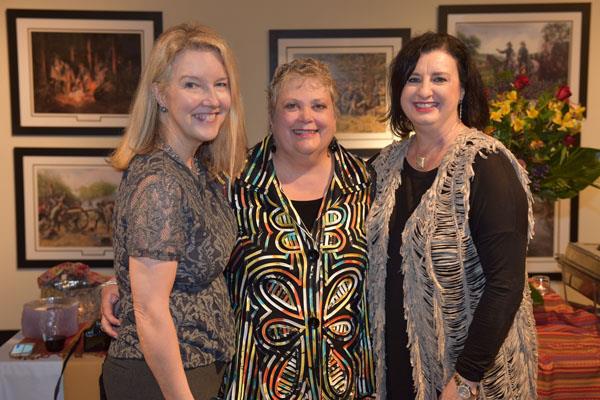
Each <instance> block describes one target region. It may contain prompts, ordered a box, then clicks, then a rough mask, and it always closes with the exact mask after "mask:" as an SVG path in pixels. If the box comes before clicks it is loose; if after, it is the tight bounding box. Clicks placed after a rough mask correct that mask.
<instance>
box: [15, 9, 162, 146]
mask: <svg viewBox="0 0 600 400" xmlns="http://www.w3.org/2000/svg"><path fill="white" fill-rule="evenodd" d="M6 22H7V33H8V63H9V73H10V95H11V114H12V115H11V117H12V133H13V135H38V136H39V135H57V136H67V135H77V136H81V135H121V134H122V133H123V128H124V127H126V126H127V123H128V120H129V106H130V104H131V101H132V99H133V96H134V93H135V89H136V87H137V84H138V81H139V79H140V74H141V71H142V67H143V66H144V65H145V63H146V61H147V60H148V57H149V55H150V51H151V50H152V44H153V43H154V40H155V39H156V38H158V35H160V33H161V32H162V13H161V12H154V11H139V12H138V11H84V10H30V9H7V10H6Z"/></svg>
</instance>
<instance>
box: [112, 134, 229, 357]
mask: <svg viewBox="0 0 600 400" xmlns="http://www.w3.org/2000/svg"><path fill="white" fill-rule="evenodd" d="M195 167H196V168H195V170H196V171H195V172H193V171H192V170H190V168H188V167H187V166H186V165H185V164H184V163H183V161H182V160H181V159H180V158H179V156H178V155H177V154H176V153H175V152H174V151H173V149H171V148H170V147H169V146H168V145H166V144H164V143H162V144H160V145H159V146H158V148H157V149H155V150H154V151H153V152H152V153H150V154H147V155H137V156H135V157H134V159H133V160H132V161H131V163H130V165H129V168H128V169H127V170H126V171H125V173H124V174H123V178H122V181H121V184H120V186H119V191H118V195H117V201H116V205H115V213H114V219H113V227H114V250H115V266H114V267H115V272H116V275H117V280H118V284H119V292H120V302H119V311H118V314H117V316H118V317H119V318H120V319H121V326H120V328H119V336H118V338H117V339H116V340H114V341H113V342H112V344H111V346H110V349H109V353H108V354H109V355H110V356H112V357H115V358H127V359H142V358H143V355H142V352H141V350H140V343H139V338H138V335H137V331H136V325H135V317H134V313H133V304H132V297H131V285H130V280H129V257H149V258H153V259H157V260H163V261H177V274H176V278H175V283H174V285H173V289H172V292H171V295H170V300H169V308H170V311H171V315H172V317H173V322H174V324H175V328H176V330H177V336H178V339H179V347H180V351H181V357H182V360H183V365H184V367H185V368H195V367H199V366H203V365H208V364H211V363H213V362H215V361H225V362H227V361H229V360H230V359H231V357H232V355H233V332H234V330H233V327H234V326H233V314H232V311H231V306H230V303H229V298H228V295H227V287H226V285H225V278H224V276H223V270H224V268H225V266H226V264H227V260H228V259H229V256H230V254H231V249H232V248H233V245H234V243H235V234H236V231H237V229H236V224H235V218H234V214H233V212H232V210H231V207H230V206H229V204H228V200H227V196H226V190H225V188H224V186H223V185H222V184H220V183H218V181H217V180H215V179H214V178H212V177H211V175H210V174H209V173H208V171H207V169H206V168H205V167H204V166H203V165H202V164H201V163H200V161H199V160H198V159H197V160H196V165H195ZM167 317H168V316H165V318H167Z"/></svg>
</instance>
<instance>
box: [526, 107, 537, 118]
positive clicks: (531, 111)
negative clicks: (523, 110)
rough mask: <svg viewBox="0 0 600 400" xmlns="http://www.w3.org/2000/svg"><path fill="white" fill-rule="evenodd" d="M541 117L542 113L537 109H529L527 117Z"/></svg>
mask: <svg viewBox="0 0 600 400" xmlns="http://www.w3.org/2000/svg"><path fill="white" fill-rule="evenodd" d="M538 115H540V112H539V111H538V110H537V108H535V106H530V107H529V108H528V109H527V117H528V118H530V119H536V118H537V117H538Z"/></svg>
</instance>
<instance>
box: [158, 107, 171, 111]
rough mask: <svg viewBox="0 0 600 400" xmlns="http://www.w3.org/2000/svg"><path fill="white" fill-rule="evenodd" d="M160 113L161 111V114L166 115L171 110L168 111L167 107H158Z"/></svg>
mask: <svg viewBox="0 0 600 400" xmlns="http://www.w3.org/2000/svg"><path fill="white" fill-rule="evenodd" d="M158 111H160V112H161V113H166V112H167V111H169V110H167V107H165V106H158Z"/></svg>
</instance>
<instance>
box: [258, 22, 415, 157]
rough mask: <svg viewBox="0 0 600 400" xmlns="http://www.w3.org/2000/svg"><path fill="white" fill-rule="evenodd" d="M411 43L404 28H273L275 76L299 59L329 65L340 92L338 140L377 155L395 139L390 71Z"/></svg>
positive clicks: (271, 49)
mask: <svg viewBox="0 0 600 400" xmlns="http://www.w3.org/2000/svg"><path fill="white" fill-rule="evenodd" d="M409 39H410V29H404V28H399V29H302V30H270V31H269V58H270V76H271V77H272V76H273V73H274V72H275V68H276V67H277V66H278V65H280V64H283V63H286V62H289V61H292V60H293V59H297V58H303V57H311V58H315V59H318V60H320V61H322V62H324V63H326V64H327V65H328V66H329V68H330V70H331V73H332V75H333V78H334V80H335V82H336V86H337V90H338V93H339V98H338V102H337V104H336V106H337V108H338V111H339V114H338V118H337V133H336V137H337V138H338V140H339V141H340V143H341V144H342V145H344V146H345V147H346V148H348V149H371V151H373V149H374V150H376V149H380V148H382V147H384V146H386V145H387V144H389V143H391V141H392V140H393V135H392V133H391V131H390V130H389V128H388V126H387V124H386V123H385V122H383V121H382V119H383V118H384V116H385V114H386V111H387V108H388V104H389V101H388V96H387V73H388V67H389V65H390V63H391V61H392V59H393V58H394V57H395V56H396V54H398V51H399V50H400V48H401V47H402V44H403V43H405V42H406V41H408V40H409ZM368 152H369V151H367V153H368Z"/></svg>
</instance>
